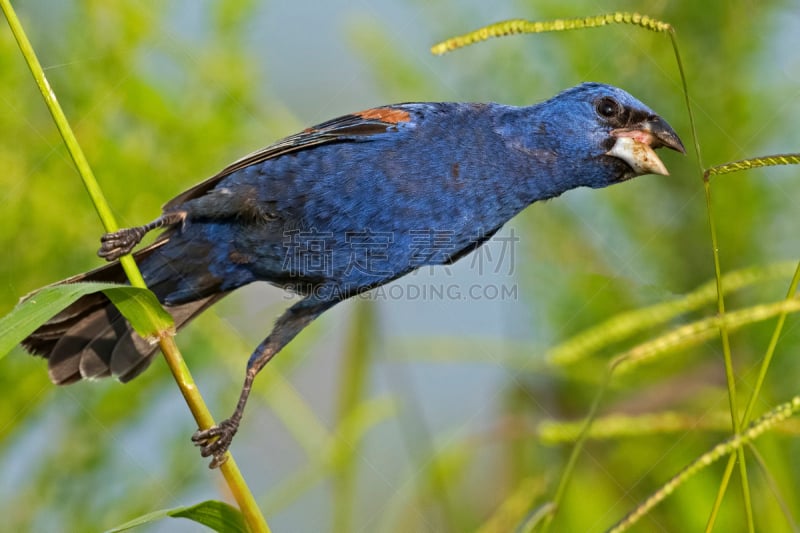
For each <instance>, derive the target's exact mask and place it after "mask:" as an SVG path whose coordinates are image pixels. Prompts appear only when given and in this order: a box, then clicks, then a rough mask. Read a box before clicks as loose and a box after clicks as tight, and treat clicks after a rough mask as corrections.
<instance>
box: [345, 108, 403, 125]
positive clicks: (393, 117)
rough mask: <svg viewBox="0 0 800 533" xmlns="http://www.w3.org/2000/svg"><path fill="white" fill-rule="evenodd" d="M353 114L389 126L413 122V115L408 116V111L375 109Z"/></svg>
mask: <svg viewBox="0 0 800 533" xmlns="http://www.w3.org/2000/svg"><path fill="white" fill-rule="evenodd" d="M353 114H354V115H356V116H358V117H361V118H363V119H365V120H380V121H381V122H386V123H387V124H398V123H400V122H409V121H410V120H411V115H409V114H408V111H403V110H402V109H392V108H391V107H375V108H372V109H365V110H364V111H359V112H358V113H353Z"/></svg>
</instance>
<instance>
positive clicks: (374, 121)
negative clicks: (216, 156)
mask: <svg viewBox="0 0 800 533" xmlns="http://www.w3.org/2000/svg"><path fill="white" fill-rule="evenodd" d="M411 120H412V119H411V114H410V113H409V111H408V110H407V107H406V104H398V105H394V106H385V107H376V108H373V109H367V110H364V111H361V112H358V113H352V114H349V115H343V116H341V117H338V118H335V119H332V120H328V121H327V122H323V123H322V124H318V125H316V126H314V127H311V128H306V129H305V130H303V131H301V132H299V133H296V134H294V135H290V136H289V137H286V138H285V139H282V140H280V141H278V142H276V143H274V144H271V145H270V146H267V147H266V148H262V149H261V150H258V151H256V152H253V153H251V154H249V155H247V156H245V157H243V158H242V159H239V160H238V161H235V162H233V163H231V164H230V165H228V166H227V167H225V168H224V169H222V170H221V171H220V172H219V173H218V174H215V175H214V176H211V177H210V178H208V179H206V180H205V181H202V182H200V183H198V184H197V185H195V186H194V187H191V188H190V189H188V190H186V191H184V192H182V193H181V194H179V195H178V196H176V197H175V198H173V199H172V200H170V201H169V202H167V203H166V204H164V207H163V210H164V212H169V211H173V210H176V209H179V208H180V205H181V204H183V203H184V202H187V201H188V200H192V199H194V198H198V197H200V196H203V195H205V194H206V193H207V192H208V191H209V190H211V189H213V188H214V187H215V186H216V185H217V183H219V181H220V180H222V179H223V178H225V177H226V176H229V175H231V174H232V173H234V172H236V171H237V170H241V169H243V168H246V167H249V166H250V165H255V164H258V163H261V162H263V161H266V160H268V159H273V158H276V157H280V156H282V155H284V154H288V153H291V152H297V151H300V150H305V149H308V148H311V147H313V146H318V145H320V144H327V143H333V142H342V141H365V140H369V139H371V138H374V137H375V136H377V135H380V134H385V133H390V132H395V131H398V125H399V124H406V123H409V122H411Z"/></svg>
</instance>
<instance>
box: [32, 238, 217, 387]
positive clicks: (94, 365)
mask: <svg viewBox="0 0 800 533" xmlns="http://www.w3.org/2000/svg"><path fill="white" fill-rule="evenodd" d="M161 244H162V243H156V244H154V245H152V246H150V247H148V248H146V249H144V250H142V251H141V252H139V253H137V254H136V258H137V260H144V259H146V258H147V256H149V255H150V254H151V253H152V252H153V251H154V250H155V249H157V248H158V247H160V245H161ZM79 281H106V282H117V283H124V282H125V274H124V272H123V270H122V268H121V266H120V265H119V263H117V262H114V263H110V264H108V265H105V266H103V267H101V268H98V269H96V270H93V271H91V272H87V273H85V274H81V275H79V276H75V277H72V278H69V279H67V280H64V281H62V282H60V283H76V282H79ZM158 285H159V284H155V285H154V287H153V288H154V291H155V292H156V295H157V296H159V297H160V295H159V290H158V289H159V287H158ZM226 294H227V293H226V292H217V293H213V294H208V295H204V296H200V297H198V299H197V300H194V301H190V302H185V303H181V304H179V305H174V306H167V307H166V309H167V311H169V313H170V314H171V315H172V316H173V318H174V319H175V327H176V329H180V328H181V327H183V326H184V325H186V324H187V323H188V322H189V321H190V320H191V319H192V318H194V317H195V316H197V315H198V314H199V313H201V312H202V311H204V310H205V309H206V308H208V307H209V306H210V305H212V304H214V303H215V302H217V301H218V300H220V299H221V298H222V297H224V296H225V295H226ZM22 346H23V347H24V348H25V349H26V350H28V351H29V352H30V353H32V354H34V355H39V356H41V357H44V358H45V359H47V360H48V373H49V376H50V380H51V381H52V382H53V383H55V384H57V385H67V384H69V383H74V382H76V381H80V380H81V379H98V378H103V377H107V376H114V377H116V378H117V379H119V380H120V381H122V382H127V381H130V380H131V379H133V378H135V377H136V376H138V375H139V374H140V373H142V372H143V371H144V370H145V369H146V368H147V367H148V366H149V365H150V363H151V361H152V359H153V355H154V354H155V352H156V349H157V348H158V346H157V345H156V344H155V343H153V342H150V341H148V340H147V339H143V338H142V337H141V336H140V335H139V334H138V333H136V332H135V331H134V330H133V328H132V327H131V326H130V324H129V323H128V322H127V320H125V317H123V316H122V315H121V314H120V312H119V311H117V309H116V308H115V307H114V305H113V304H112V303H111V301H110V300H109V299H108V298H107V297H106V296H105V295H103V294H102V293H95V294H89V295H86V296H83V297H81V298H79V299H78V300H76V301H75V302H74V303H73V304H72V305H70V306H69V307H67V308H66V309H64V310H63V311H61V312H60V313H59V314H58V315H56V316H54V317H53V318H52V319H50V320H49V321H48V322H46V323H45V324H43V325H42V326H40V327H39V329H37V330H36V331H34V332H33V333H32V334H31V335H30V336H28V337H27V338H26V339H25V340H24V341H22Z"/></svg>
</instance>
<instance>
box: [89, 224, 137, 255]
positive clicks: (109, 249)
mask: <svg viewBox="0 0 800 533" xmlns="http://www.w3.org/2000/svg"><path fill="white" fill-rule="evenodd" d="M145 233H147V229H146V228H145V227H144V226H137V227H135V228H125V229H121V230H119V231H115V232H113V233H106V234H105V235H103V236H102V237H100V243H101V244H100V249H99V250H98V251H97V255H99V256H100V257H102V258H103V259H105V260H106V261H114V260H115V259H119V258H120V257H122V256H123V255H126V254H129V253H131V250H133V248H134V247H135V246H136V245H137V244H139V241H141V240H142V237H144V234H145Z"/></svg>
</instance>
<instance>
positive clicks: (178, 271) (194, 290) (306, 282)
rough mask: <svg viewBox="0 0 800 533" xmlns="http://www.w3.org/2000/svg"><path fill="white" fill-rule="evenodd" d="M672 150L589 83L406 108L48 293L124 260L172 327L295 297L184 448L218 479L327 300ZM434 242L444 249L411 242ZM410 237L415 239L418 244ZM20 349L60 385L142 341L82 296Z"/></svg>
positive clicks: (279, 166) (106, 275) (106, 244)
mask: <svg viewBox="0 0 800 533" xmlns="http://www.w3.org/2000/svg"><path fill="white" fill-rule="evenodd" d="M661 147H666V148H670V149H672V150H675V151H677V152H680V153H685V149H684V146H683V144H682V142H681V140H680V138H679V137H678V135H677V134H676V133H675V131H674V130H673V128H672V127H671V126H670V125H669V124H668V123H667V122H666V121H665V120H664V119H663V118H661V117H660V116H659V115H658V114H656V113H655V112H654V111H652V110H651V109H650V108H649V107H647V106H646V105H645V104H643V103H642V102H640V101H639V100H637V99H636V98H634V97H633V96H631V95H630V94H629V93H628V92H626V91H624V90H623V89H620V88H617V87H614V86H611V85H606V84H602V83H596V82H586V83H581V84H579V85H576V86H574V87H572V88H569V89H566V90H564V91H562V92H560V93H559V94H557V95H555V96H554V97H552V98H550V99H548V100H545V101H542V102H539V103H535V104H533V105H530V106H522V107H518V106H511V105H504V104H498V103H464V102H410V103H399V104H392V105H385V106H380V107H375V108H371V109H366V110H364V111H360V112H356V113H351V114H347V115H343V116H340V117H338V118H334V119H332V120H329V121H327V122H323V123H321V124H318V125H316V126H313V127H309V128H306V129H304V130H303V131H300V132H299V133H297V134H294V135H291V136H289V137H286V138H284V139H282V140H280V141H277V142H275V143H274V144H272V145H270V146H268V147H266V148H264V149H262V150H259V151H256V152H254V153H252V154H250V155H247V156H246V157H244V158H242V159H240V160H238V161H236V162H234V163H232V164H230V165H229V166H227V167H226V168H224V169H223V170H222V171H221V172H219V173H218V174H216V175H214V176H212V177H210V178H208V179H206V180H205V181H203V182H201V183H199V184H197V185H195V186H193V187H191V188H190V189H188V190H186V191H185V192H183V193H181V194H179V195H178V196H176V197H175V198H173V199H172V200H170V201H169V202H167V203H166V204H165V205H164V206H163V209H162V214H161V215H160V216H159V217H158V218H157V219H155V220H153V221H152V222H150V223H148V224H145V225H143V226H137V227H132V228H126V229H122V230H120V231H117V232H113V233H108V234H105V235H103V236H102V238H101V247H100V249H99V251H98V255H99V256H100V257H102V258H104V259H105V260H107V261H108V262H107V264H106V265H104V266H102V267H100V268H97V269H95V270H92V271H90V272H87V273H84V274H80V275H77V276H73V277H71V278H69V279H66V280H64V281H62V282H60V283H75V282H82V281H103V282H117V283H126V278H125V275H124V273H123V271H122V268H121V267H120V263H119V258H120V257H122V256H123V255H126V254H129V253H131V252H133V250H134V248H135V247H136V245H137V244H138V243H139V242H140V241H141V239H142V237H143V236H144V235H145V234H147V233H148V232H150V231H154V230H161V233H160V235H159V236H158V237H157V238H156V239H155V241H154V242H153V243H152V244H150V245H149V246H147V247H145V248H143V249H141V250H139V251H136V252H135V253H133V256H134V258H135V259H136V262H137V263H138V265H139V267H140V269H141V271H142V275H143V277H144V279H145V281H146V283H147V285H148V287H149V288H150V290H152V291H153V292H154V293H155V295H156V296H157V297H158V299H159V301H160V302H161V304H163V306H164V307H165V309H166V310H167V311H168V312H169V313H171V314H172V316H173V317H174V320H175V325H176V327H177V328H178V329H180V328H182V327H183V326H185V325H186V324H187V323H188V322H189V321H190V320H191V319H192V318H194V317H195V316H197V315H198V314H199V313H201V312H203V311H204V310H205V309H207V308H208V307H209V306H211V305H213V304H214V303H216V302H218V301H219V300H220V299H221V298H223V297H224V296H226V295H227V294H229V293H231V292H232V291H234V290H236V289H238V288H240V287H243V286H246V285H248V284H250V283H253V282H256V281H266V282H268V283H271V284H273V285H276V286H278V287H281V288H283V289H285V290H287V291H291V292H293V293H295V294H297V295H299V296H300V297H301V299H299V300H298V301H297V302H296V303H294V304H293V305H291V306H290V307H289V308H288V309H287V310H285V311H284V312H283V314H282V315H280V316H279V318H278V319H277V321H276V322H275V324H274V326H273V329H272V330H271V332H270V333H269V335H268V336H267V337H266V338H265V339H264V340H263V341H262V342H261V343H260V344H259V345H258V346H257V347H256V348H255V350H254V351H253V352H252V354H251V356H250V358H249V360H248V362H247V366H246V371H245V381H244V385H243V386H242V389H241V393H240V397H239V401H238V403H237V405H236V408H235V410H234V412H233V414H232V415H231V416H230V417H229V418H227V419H225V420H224V421H222V422H221V423H219V424H217V425H216V426H213V427H211V428H208V429H201V430H198V431H197V432H196V433H195V434H194V435H193V436H192V441H193V442H194V443H195V444H196V445H197V446H199V447H200V453H201V455H202V456H203V457H211V458H212V459H211V461H210V464H209V466H210V467H211V468H215V467H218V466H220V465H221V464H222V463H224V461H225V460H226V459H227V457H228V455H227V453H226V452H227V450H228V448H229V446H230V444H231V442H232V440H233V437H234V435H235V434H236V433H237V431H238V429H239V425H240V423H241V420H242V415H243V413H244V409H245V405H246V403H247V399H248V396H249V394H250V391H251V388H252V386H253V381H254V379H255V377H256V375H257V374H258V373H259V371H260V370H261V369H262V368H263V367H264V366H265V365H266V364H267V363H268V362H269V361H270V360H271V359H272V358H273V357H274V356H275V355H276V354H277V353H278V352H279V351H280V350H281V349H282V348H283V347H284V346H285V345H286V344H287V343H289V342H290V341H291V340H292V339H293V338H294V337H295V336H296V335H297V334H298V333H300V332H301V331H302V330H303V329H304V328H305V327H306V326H308V325H309V324H310V323H311V322H312V321H313V320H314V319H315V318H317V317H318V316H319V315H321V314H322V313H323V312H325V311H326V310H328V309H330V308H331V307H333V306H334V305H336V304H337V303H339V302H341V301H343V300H346V299H348V298H350V297H352V296H354V295H357V294H360V293H363V292H365V291H369V290H370V289H373V288H375V287H378V286H381V285H383V284H385V283H389V282H391V281H393V280H396V279H398V278H400V277H402V276H404V275H406V274H408V273H410V272H412V271H414V270H416V269H418V268H420V267H422V266H425V265H448V264H451V263H453V262H455V261H457V260H459V259H461V258H462V257H464V256H465V255H467V254H469V253H470V252H472V251H473V250H475V249H476V248H478V247H479V246H481V245H482V244H483V243H484V242H485V241H486V240H488V239H489V238H491V236H492V235H494V234H495V233H496V232H497V231H498V230H499V229H500V228H501V227H502V226H503V225H504V224H506V223H507V222H508V221H509V220H510V219H512V218H513V217H514V216H515V215H517V214H518V213H519V212H520V211H522V210H523V209H525V208H526V207H528V206H529V205H531V204H533V203H535V202H539V201H543V200H547V199H551V198H555V197H557V196H560V195H561V194H563V193H565V192H567V191H569V190H571V189H575V188H578V187H590V188H603V187H607V186H609V185H614V184H617V183H621V182H625V181H627V180H630V179H631V178H634V177H636V176H641V175H643V174H661V175H668V171H667V169H666V167H665V165H664V163H663V162H662V161H661V159H659V157H658V155H657V154H656V152H655V151H654V150H655V149H658V148H661ZM433 230H436V231H446V232H447V234H448V236H449V238H448V246H447V247H446V249H441V248H437V247H435V246H434V247H420V246H419V245H418V244H415V243H416V242H417V241H418V240H419V235H420V232H422V234H424V232H426V231H428V232H429V231H433ZM415 239H417V241H415ZM22 345H23V347H24V348H26V349H27V350H28V351H29V352H30V353H32V354H35V355H39V356H42V357H44V358H45V359H47V361H48V373H49V377H50V379H51V381H52V382H53V383H55V384H57V385H66V384H69V383H74V382H77V381H80V380H93V379H97V378H102V377H106V376H113V377H116V378H117V379H118V380H119V381H121V382H127V381H129V380H131V379H133V378H135V377H136V376H137V375H139V374H140V373H141V372H142V371H144V370H145V369H146V368H147V367H148V365H149V364H150V362H151V361H152V359H153V356H154V354H155V352H156V349H157V346H155V345H154V344H153V343H152V342H150V341H149V340H148V339H144V338H142V337H140V336H139V335H138V334H137V333H136V332H135V331H134V330H133V329H132V327H131V326H130V325H129V324H128V323H127V321H126V320H125V319H124V317H122V315H121V314H120V313H119V311H117V310H116V309H115V308H114V306H113V305H112V304H111V302H110V301H109V299H108V298H107V297H106V296H104V295H103V294H102V293H94V294H89V295H86V296H83V297H82V298H80V299H78V300H77V301H75V302H74V303H73V304H72V305H70V306H69V307H67V308H66V309H64V310H63V311H62V312H60V313H58V314H57V315H56V316H54V317H53V318H52V319H51V320H49V321H48V322H46V323H45V324H43V325H42V326H41V327H39V328H38V329H37V330H36V331H35V332H33V333H32V334H31V335H30V336H29V337H27V338H26V339H25V340H24V341H23V342H22Z"/></svg>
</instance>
